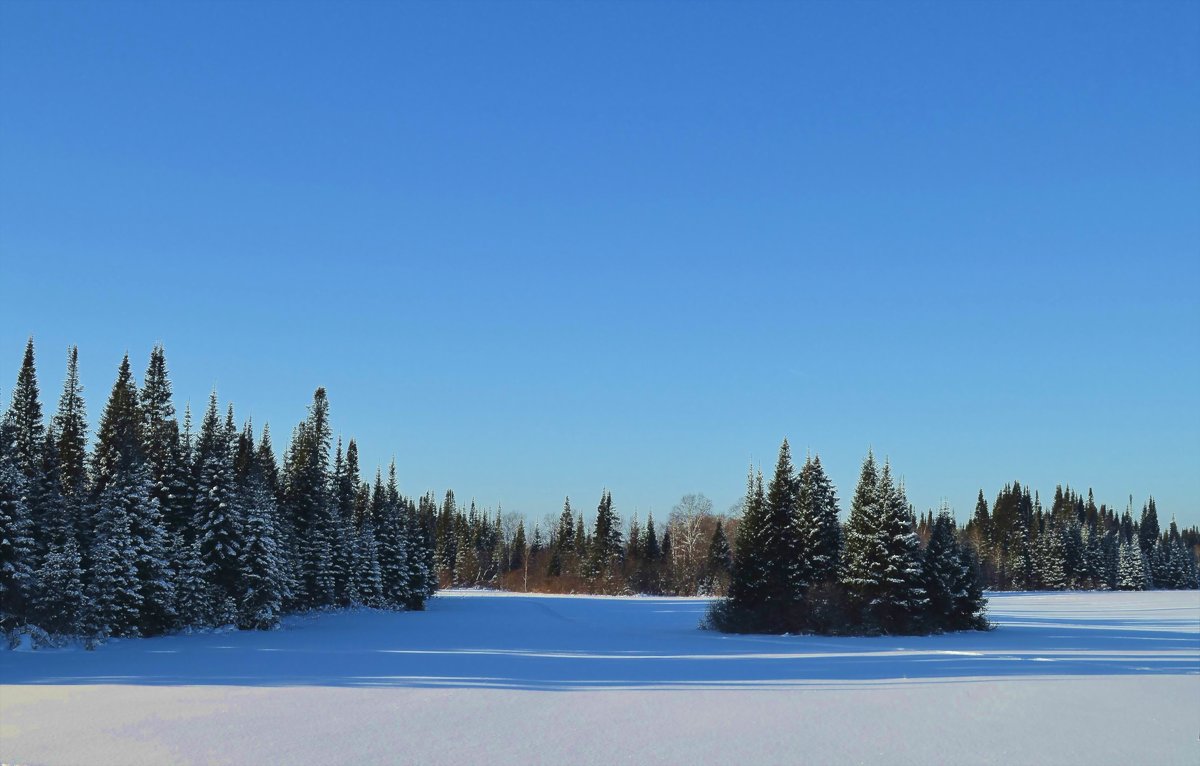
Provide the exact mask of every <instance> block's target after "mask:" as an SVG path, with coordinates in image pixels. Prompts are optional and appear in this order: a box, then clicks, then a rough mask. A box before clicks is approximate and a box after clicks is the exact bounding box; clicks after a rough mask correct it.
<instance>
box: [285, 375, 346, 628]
mask: <svg viewBox="0 0 1200 766" xmlns="http://www.w3.org/2000/svg"><path fill="white" fill-rule="evenodd" d="M331 438H332V437H331V432H330V427H329V399H328V397H327V395H326V393H325V389H324V388H318V389H317V390H316V392H314V394H313V401H312V404H311V405H310V406H309V411H308V417H307V418H306V419H305V420H304V421H303V422H302V423H301V424H300V425H299V426H298V427H297V428H296V432H295V435H294V436H293V437H292V444H291V446H290V447H289V450H288V460H287V464H286V467H285V480H284V484H285V486H286V489H285V493H284V496H285V500H286V505H287V512H288V513H289V514H290V516H291V518H292V519H293V523H294V525H295V532H296V545H297V548H298V552H299V555H300V574H301V578H300V584H301V593H302V594H303V596H302V601H303V603H304V604H305V605H307V606H310V607H317V606H326V605H329V604H332V603H334V597H335V590H336V588H335V584H336V583H335V578H334V573H333V568H332V558H333V543H334V534H335V532H334V529H333V526H334V525H333V504H332V502H331V499H330V496H329V494H330V493H329V485H330V481H329V450H330V440H331Z"/></svg>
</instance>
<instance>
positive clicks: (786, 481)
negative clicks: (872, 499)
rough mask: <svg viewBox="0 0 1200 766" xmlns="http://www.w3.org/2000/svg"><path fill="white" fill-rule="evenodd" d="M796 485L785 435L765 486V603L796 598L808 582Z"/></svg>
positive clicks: (779, 603)
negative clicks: (773, 471)
mask: <svg viewBox="0 0 1200 766" xmlns="http://www.w3.org/2000/svg"><path fill="white" fill-rule="evenodd" d="M797 485H798V481H797V477H796V472H795V469H794V467H793V466H792V452H791V448H790V447H789V446H788V441H787V439H784V440H783V443H782V444H781V445H780V447H779V458H778V460H777V461H776V463H775V475H774V476H772V477H771V483H770V484H769V485H768V487H767V504H766V509H765V514H764V517H763V519H764V522H763V523H764V526H763V535H762V538H761V542H762V544H763V551H762V556H763V562H764V572H763V574H764V576H765V578H766V582H765V584H764V586H763V587H764V590H763V596H764V599H765V601H766V602H767V603H768V604H772V605H774V607H775V608H781V609H782V608H786V606H787V605H789V604H791V603H793V602H795V601H796V600H798V599H799V598H800V596H801V595H802V594H803V593H804V591H805V590H806V589H807V587H808V582H809V581H808V574H809V572H808V569H809V567H808V557H807V551H805V550H802V549H801V540H802V539H804V540H805V541H806V542H807V537H808V534H809V530H807V529H798V527H799V524H800V521H799V512H800V509H799V499H798V498H797V496H796V492H797V488H798V487H797ZM801 535H803V537H801Z"/></svg>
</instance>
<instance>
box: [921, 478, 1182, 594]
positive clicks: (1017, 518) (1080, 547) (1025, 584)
mask: <svg viewBox="0 0 1200 766" xmlns="http://www.w3.org/2000/svg"><path fill="white" fill-rule="evenodd" d="M929 523H930V522H929V519H922V520H921V529H922V530H924V529H927V528H928V526H929ZM922 534H924V532H923V531H922ZM965 537H966V538H967V539H969V540H970V541H971V543H972V545H973V546H974V547H975V548H976V549H977V550H978V551H979V552H980V559H981V569H982V572H983V577H984V581H985V582H986V583H987V584H988V587H990V588H993V589H996V590H1062V589H1065V588H1075V589H1106V590H1148V589H1151V588H1161V589H1188V588H1196V587H1198V585H1200V582H1198V577H1197V569H1196V553H1197V551H1198V550H1200V530H1197V528H1196V527H1191V528H1189V529H1185V530H1183V531H1180V529H1179V527H1178V525H1177V524H1176V523H1175V519H1173V518H1172V519H1171V522H1170V524H1169V525H1168V527H1167V528H1166V529H1160V526H1159V521H1158V509H1157V507H1156V506H1155V503H1154V498H1150V499H1149V500H1148V501H1147V502H1146V503H1145V504H1144V505H1143V506H1142V512H1141V516H1140V518H1139V519H1134V517H1133V499H1132V498H1130V500H1129V505H1128V506H1126V508H1125V511H1124V513H1122V514H1121V515H1120V516H1118V515H1117V513H1116V511H1115V510H1113V509H1111V508H1108V507H1107V506H1105V505H1100V506H1097V505H1096V502H1095V500H1094V498H1093V496H1092V491H1091V490H1090V489H1089V490H1088V493H1087V499H1086V500H1085V499H1084V498H1083V497H1082V496H1081V495H1080V494H1078V493H1077V492H1075V491H1073V490H1072V489H1071V488H1070V487H1066V488H1064V487H1061V486H1060V487H1058V488H1056V489H1055V492H1054V501H1053V503H1052V504H1051V506H1050V508H1048V509H1045V508H1043V507H1042V502H1041V498H1040V497H1039V496H1038V494H1037V493H1036V492H1035V493H1033V494H1032V496H1031V495H1030V491H1029V488H1028V487H1022V486H1021V484H1020V483H1018V482H1014V483H1012V484H1009V485H1007V486H1005V487H1004V488H1003V489H1002V490H1000V493H999V494H998V495H997V496H996V500H995V502H994V503H993V504H992V507H991V509H990V510H989V508H988V504H987V501H986V500H985V499H984V497H983V491H982V490H980V492H979V498H978V500H976V503H975V512H974V514H973V515H972V517H971V520H970V521H968V522H967V525H966V529H965Z"/></svg>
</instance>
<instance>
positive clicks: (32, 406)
mask: <svg viewBox="0 0 1200 766" xmlns="http://www.w3.org/2000/svg"><path fill="white" fill-rule="evenodd" d="M7 417H8V422H9V428H10V436H9V438H10V440H11V444H10V445H9V447H8V449H9V450H11V453H12V459H13V461H14V462H15V463H16V465H17V468H18V469H19V470H20V471H21V473H22V474H24V475H25V479H26V481H27V482H29V483H30V484H31V485H32V484H33V482H34V481H36V479H37V476H38V473H39V472H40V471H41V467H42V449H43V447H44V442H45V423H44V422H43V421H42V404H41V401H40V399H39V398H38V383H37V368H36V367H35V365H34V352H33V338H30V339H29V341H28V342H27V343H26V344H25V356H24V358H23V359H22V361H21V369H20V371H19V372H18V373H17V383H16V385H15V386H14V387H13V392H12V402H11V404H10V405H9V407H8V415H7ZM31 513H32V514H33V519H34V520H35V522H40V519H39V514H38V512H37V509H31Z"/></svg>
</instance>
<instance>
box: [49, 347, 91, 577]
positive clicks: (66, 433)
mask: <svg viewBox="0 0 1200 766" xmlns="http://www.w3.org/2000/svg"><path fill="white" fill-rule="evenodd" d="M87 430H88V427H87V416H86V406H85V404H84V400H83V386H82V385H80V383H79V349H78V348H77V347H75V346H72V347H71V348H70V350H69V351H68V352H67V377H66V380H65V382H64V383H63V391H62V395H61V396H60V397H59V400H58V411H57V412H56V413H55V414H54V420H53V426H52V428H51V432H52V433H53V435H54V443H55V449H56V450H57V463H58V472H59V478H60V482H61V484H62V495H63V506H64V513H65V515H66V519H65V520H64V525H65V526H70V527H71V528H73V529H74V530H75V534H76V540H77V541H78V542H79V545H80V552H81V554H86V550H85V549H86V546H87V545H89V544H90V542H91V535H90V532H89V531H88V530H87V529H86V527H85V522H86V521H88V518H87V512H86V503H87V478H88V477H87Z"/></svg>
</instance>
